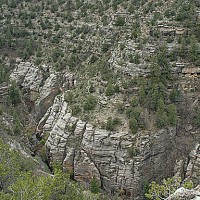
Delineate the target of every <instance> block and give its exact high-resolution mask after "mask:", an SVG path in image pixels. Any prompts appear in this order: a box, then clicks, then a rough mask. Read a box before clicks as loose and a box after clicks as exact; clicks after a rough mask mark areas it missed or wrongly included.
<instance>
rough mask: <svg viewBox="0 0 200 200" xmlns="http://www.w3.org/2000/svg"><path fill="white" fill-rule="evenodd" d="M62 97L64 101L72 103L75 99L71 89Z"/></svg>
mask: <svg viewBox="0 0 200 200" xmlns="http://www.w3.org/2000/svg"><path fill="white" fill-rule="evenodd" d="M64 98H65V101H66V102H67V103H69V104H71V103H73V101H74V99H75V97H74V94H73V92H71V91H68V92H66V93H65V97H64Z"/></svg>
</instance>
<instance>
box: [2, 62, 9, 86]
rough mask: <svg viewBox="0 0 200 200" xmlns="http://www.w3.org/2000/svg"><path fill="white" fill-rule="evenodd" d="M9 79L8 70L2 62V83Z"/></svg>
mask: <svg viewBox="0 0 200 200" xmlns="http://www.w3.org/2000/svg"><path fill="white" fill-rule="evenodd" d="M7 80H8V70H7V69H6V67H5V66H4V65H2V64H0V84H1V83H3V82H6V81H7Z"/></svg>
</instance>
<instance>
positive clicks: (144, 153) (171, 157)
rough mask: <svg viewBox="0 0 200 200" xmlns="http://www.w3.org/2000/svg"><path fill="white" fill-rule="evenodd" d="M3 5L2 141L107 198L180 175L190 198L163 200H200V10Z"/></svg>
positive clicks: (193, 6)
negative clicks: (17, 145)
mask: <svg viewBox="0 0 200 200" xmlns="http://www.w3.org/2000/svg"><path fill="white" fill-rule="evenodd" d="M0 6H1V11H2V12H1V16H0V24H1V25H2V28H1V33H2V35H1V36H0V52H1V65H0V102H1V108H0V119H1V124H0V131H1V133H2V137H3V138H7V137H11V138H13V139H14V140H17V141H19V142H20V143H21V144H22V145H24V146H25V147H26V148H30V149H31V151H32V155H34V156H35V155H39V156H40V157H42V159H43V161H44V162H46V163H47V165H48V167H49V168H50V169H51V170H52V169H53V166H54V164H55V163H59V164H61V165H62V169H63V171H64V172H67V173H69V174H70V177H71V178H72V179H73V180H76V181H77V182H79V183H81V185H83V186H84V187H85V188H89V187H90V185H91V183H92V181H93V179H94V177H95V178H96V179H97V182H98V185H99V187H100V188H101V189H102V191H106V193H107V194H109V196H113V195H117V196H119V197H121V198H124V199H144V193H145V192H146V191H145V188H146V187H147V185H148V184H149V183H150V182H151V181H157V182H160V181H161V180H162V179H164V178H167V177H172V176H177V177H181V179H182V183H184V182H185V181H187V180H192V181H193V184H194V187H196V189H194V190H189V189H184V188H180V189H178V190H177V191H176V192H175V194H172V195H171V196H169V197H168V198H167V199H176V198H183V199H184V198H185V199H198V198H199V197H198V195H199V189H198V187H197V186H199V185H200V182H199V180H200V178H199V177H200V174H199V173H200V137H199V127H200V110H199V104H200V102H199V97H200V81H199V78H200V60H199V58H200V45H199V42H200V38H199V35H200V34H199V30H200V29H199V27H200V22H199V19H200V17H199V13H200V5H199V3H198V1H195V0H194V1H191V2H182V1H181V0H180V1H161V0H160V1H150V0H149V1H141V2H140V1H107V0H105V1H104V0H103V1H83V2H81V1H62V0H59V1H55V2H52V1H41V2H36V3H35V2H33V1H30V2H27V1H21V0H19V1H2V3H0ZM66 11H67V12H66ZM13 16H16V17H13ZM19 136H20V137H19ZM187 194H188V196H187ZM181 195H182V196H181ZM195 196H196V197H195Z"/></svg>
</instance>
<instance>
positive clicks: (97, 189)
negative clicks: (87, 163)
mask: <svg viewBox="0 0 200 200" xmlns="http://www.w3.org/2000/svg"><path fill="white" fill-rule="evenodd" d="M90 191H91V192H92V193H94V194H98V193H99V192H100V185H99V183H98V180H97V178H96V177H95V176H94V177H93V179H92V181H91V183H90Z"/></svg>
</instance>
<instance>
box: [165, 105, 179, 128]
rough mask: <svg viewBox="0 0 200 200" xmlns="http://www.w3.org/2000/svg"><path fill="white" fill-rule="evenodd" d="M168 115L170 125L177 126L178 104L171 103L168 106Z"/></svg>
mask: <svg viewBox="0 0 200 200" xmlns="http://www.w3.org/2000/svg"><path fill="white" fill-rule="evenodd" d="M167 117H168V124H169V125H170V126H175V125H176V124H177V111H176V106H175V105H174V104H170V105H168V106H167Z"/></svg>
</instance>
